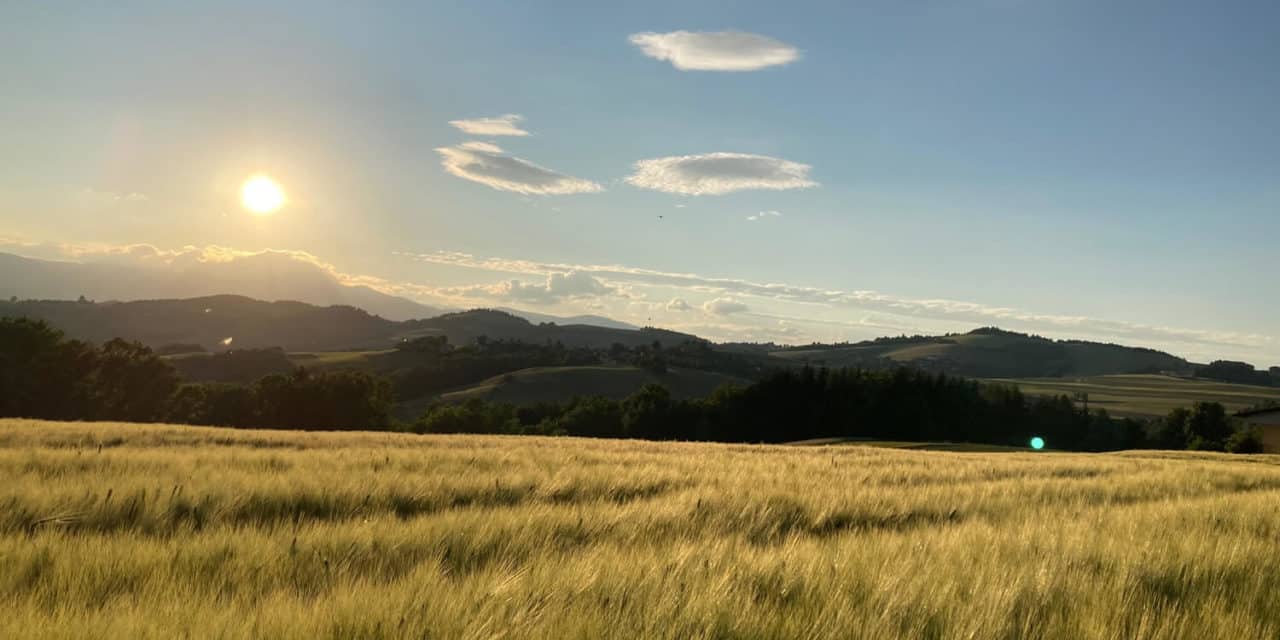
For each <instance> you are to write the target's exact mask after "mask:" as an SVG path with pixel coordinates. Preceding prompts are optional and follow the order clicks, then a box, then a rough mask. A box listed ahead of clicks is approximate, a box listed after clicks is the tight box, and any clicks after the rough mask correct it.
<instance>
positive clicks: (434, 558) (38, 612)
mask: <svg viewBox="0 0 1280 640" xmlns="http://www.w3.org/2000/svg"><path fill="white" fill-rule="evenodd" d="M183 636H189V637H220V638H237V637H272V638H275V637H280V638H317V637H329V638H377V637H395V638H399V637H415V638H418V637H430V638H506V637H514V638H548V639H552V638H554V639H560V638H600V637H619V638H639V637H645V638H1011V639H1012V638H1232V639H1233V640H1236V639H1243V638H1276V637H1280V457H1276V456H1255V457H1228V456H1223V455H1213V454H1177V453H1168V452H1148V453H1128V454H1109V455H1083V454H1082V455H1069V454H1030V453H1026V454H1022V453H951V452H933V451H910V450H893V449H875V448H866V447H850V446H837V447H795V448H789V447H763V446H759V447H757V446H726V445H711V444H660V443H643V442H631V441H603V440H579V439H553V438H531V437H529V438H510V437H474V436H456V437H450V436H427V437H424V436H409V435H393V434H368V433H350V434H300V433H290V432H264V431H232V430H219V429H207V428H195V427H176V426H152V425H128V424H61V423H47V422H34V421H12V420H10V421H0V637H5V638H9V637H14V638H16V637H22V638H28V637H32V638H40V637H57V638H63V637H116V638H136V637H154V638H174V637H183Z"/></svg>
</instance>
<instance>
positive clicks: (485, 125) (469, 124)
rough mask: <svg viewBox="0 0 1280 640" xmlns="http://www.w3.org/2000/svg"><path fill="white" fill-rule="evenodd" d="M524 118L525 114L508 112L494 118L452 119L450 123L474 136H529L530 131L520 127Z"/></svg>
mask: <svg viewBox="0 0 1280 640" xmlns="http://www.w3.org/2000/svg"><path fill="white" fill-rule="evenodd" d="M522 120H524V116H522V115H519V114H516V113H508V114H506V115H501V116H494V117H492V118H470V119H466V120H450V121H449V124H451V125H453V126H454V127H456V128H457V129H459V130H461V131H463V132H465V133H469V134H471V135H473V136H527V135H529V132H528V131H525V130H524V129H521V128H520V127H519V124H520V121H522Z"/></svg>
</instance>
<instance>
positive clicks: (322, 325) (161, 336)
mask: <svg viewBox="0 0 1280 640" xmlns="http://www.w3.org/2000/svg"><path fill="white" fill-rule="evenodd" d="M0 316H21V317H30V318H39V319H43V320H46V321H48V322H49V323H50V324H52V325H53V326H55V327H57V328H59V329H61V330H63V331H64V332H66V333H67V335H68V336H70V337H72V338H76V339H79V340H87V341H90V342H99V343H100V342H104V341H106V340H110V339H111V338H116V337H120V338H125V339H127V340H137V341H139V342H142V343H143V344H146V345H149V346H151V347H161V346H165V345H170V344H179V343H181V344H198V345H201V346H202V347H204V348H206V349H210V350H225V349H227V348H266V347H281V348H283V349H285V350H286V351H349V350H359V349H387V348H390V347H392V346H394V345H395V344H396V343H398V342H400V341H402V340H408V339H412V338H416V337H422V336H429V335H443V336H445V337H447V338H448V339H449V342H450V343H452V344H455V345H465V344H470V343H472V342H475V341H476V340H477V339H479V338H481V337H484V338H487V339H490V340H519V341H523V342H532V343H545V342H561V343H563V344H564V345H565V346H569V347H593V348H608V347H609V346H610V345H612V344H614V343H620V344H624V345H627V346H638V345H649V344H652V343H654V342H659V343H661V344H663V345H665V346H669V345H676V344H680V343H683V342H685V341H689V340H699V338H697V337H696V336H692V335H689V334H684V333H678V332H674V331H665V330H661V329H649V328H646V329H615V328H608V327H597V326H589V325H552V324H539V325H535V324H531V323H530V322H529V321H528V320H525V319H523V318H519V317H516V316H514V315H512V314H510V313H507V312H504V311H496V310H490V309H475V310H471V311H464V312H459V313H447V314H444V315H441V316H437V317H435V318H429V319H421V320H408V321H402V322H396V321H393V320H388V319H386V318H382V317H379V316H376V315H373V314H370V313H368V312H366V311H364V310H361V309H358V308H355V307H350V306H327V307H320V306H316V305H311V304H306V303H302V302H263V301H261V300H254V299H251V298H246V297H244V296H234V295H218V296H207V297H201V298H189V299H182V300H141V301H135V302H100V303H95V302H72V301H57V300H54V301H49V300H20V301H16V302H15V301H0ZM228 339H230V342H226V341H227V340H228Z"/></svg>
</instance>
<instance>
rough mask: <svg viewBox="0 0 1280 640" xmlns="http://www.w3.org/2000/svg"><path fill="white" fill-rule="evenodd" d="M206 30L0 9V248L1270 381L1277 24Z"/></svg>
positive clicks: (1276, 220)
mask: <svg viewBox="0 0 1280 640" xmlns="http://www.w3.org/2000/svg"><path fill="white" fill-rule="evenodd" d="M203 4H207V5H209V6H195V3H133V2H121V3H97V4H94V5H91V6H77V5H74V4H70V3H60V2H48V3H7V4H5V5H4V6H3V7H0V86H2V87H3V88H4V89H3V91H0V251H12V252H15V253H27V254H36V253H39V254H41V255H44V256H48V255H50V253H54V254H56V253H58V251H61V252H62V253H63V254H64V257H65V258H66V259H79V260H86V259H92V257H93V255H95V252H97V254H101V255H107V254H114V255H134V254H136V253H138V252H136V251H129V250H128V248H129V247H135V246H137V245H147V246H148V247H154V248H155V249H156V251H158V252H160V253H161V254H164V253H165V252H180V251H188V252H190V251H196V252H200V253H201V255H204V254H206V253H207V254H208V255H217V256H225V255H228V252H232V253H235V252H240V253H252V252H257V251H264V250H287V251H293V252H299V254H305V255H307V256H311V257H313V259H314V260H315V261H316V262H317V263H321V264H323V265H326V268H329V269H331V270H332V271H333V272H334V273H335V274H337V275H338V276H339V277H340V278H343V279H344V280H347V281H350V282H353V283H354V282H359V283H365V284H372V285H373V286H375V287H377V288H380V289H383V290H385V291H388V292H392V293H397V294H400V295H405V296H407V297H411V298H414V299H417V300H420V301H423V302H429V303H434V304H443V305H448V306H453V307H461V308H466V307H481V306H509V307H518V308H526V309H529V310H534V311H540V312H543V313H559V314H569V313H596V314H601V315H607V316H610V317H614V318H618V319H621V320H626V321H630V322H634V323H637V324H652V325H658V326H663V327H669V328H673V329H678V330H684V331H690V332H694V333H697V334H699V335H703V336H705V337H709V338H713V339H717V340H735V341H736V340H742V341H775V342H779V343H807V342H810V341H824V342H829V341H840V340H861V339H866V338H871V337H875V336H880V335H898V334H903V333H906V334H912V333H938V332H944V331H965V330H968V329H972V328H974V327H977V326H988V325H997V326H1001V327H1004V328H1009V329H1015V330H1021V331H1028V332H1034V333H1039V334H1042V335H1046V336H1051V337H1061V338H1067V337H1071V338H1083V339H1091V340H1103V341H1114V342H1120V343H1125V344H1136V345H1143V346H1151V347H1155V348H1161V349H1165V350H1169V351H1171V352H1173V353H1176V354H1178V355H1182V356H1186V357H1189V358H1192V359H1199V360H1208V359H1214V358H1219V357H1230V358H1235V359H1244V360H1247V361H1250V362H1253V363H1254V364H1257V365H1259V366H1268V365H1277V364H1280V295H1277V294H1278V293H1280V285H1277V284H1276V282H1277V278H1276V275H1277V273H1278V265H1280V261H1278V260H1277V246H1280V245H1277V239H1280V109H1278V108H1277V105H1280V64H1277V63H1276V61H1277V60H1280V5H1277V4H1276V3H1274V2H1221V3H1210V2H1182V1H1178V0H1165V1H1143V0H1134V1H1126V2H1114V1H1092V0H954V1H942V0H912V1H909V2H903V1H901V0H894V1H887V0H886V1H883V2H880V1H871V2H829V3H807V2H788V3H767V4H766V3H749V2H697V3H690V2H686V1H681V2H661V1H650V2H644V3H625V4H624V3H599V2H571V1H564V2H554V3H545V2H544V3H530V2H489V1H474V2H467V3H440V2H425V3H424V2H415V3H403V4H396V3H390V2H388V3H368V4H366V3H332V4H329V3H321V2H311V1H308V2H275V3H262V4H260V3H256V2H254V3H237V2H220V3H202V5H203ZM215 4H216V6H214V5H215ZM185 5H191V6H185ZM258 175H263V176H268V177H269V178H270V180H272V181H273V183H275V184H277V185H279V187H280V188H281V190H282V191H283V193H284V195H285V202H284V205H283V206H282V207H281V208H279V210H278V211H275V212H274V213H271V214H269V215H256V214H255V213H254V212H252V211H249V210H247V208H246V206H244V203H242V198H241V189H242V185H244V183H245V182H246V180H248V179H249V178H250V177H252V176H258ZM86 247H92V248H93V250H92V251H89V250H87V249H86ZM184 248H187V249H184Z"/></svg>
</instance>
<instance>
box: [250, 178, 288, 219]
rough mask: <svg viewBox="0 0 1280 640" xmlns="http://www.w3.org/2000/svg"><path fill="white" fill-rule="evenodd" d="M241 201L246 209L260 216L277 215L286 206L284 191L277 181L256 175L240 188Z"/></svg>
mask: <svg viewBox="0 0 1280 640" xmlns="http://www.w3.org/2000/svg"><path fill="white" fill-rule="evenodd" d="M240 201H241V203H243V204H244V208H246V209H248V210H249V211H252V212H254V213H256V214H258V215H260V216H264V215H267V214H271V213H275V212H276V211H278V210H279V209H280V207H281V206H283V205H284V190H283V189H281V188H280V185H278V184H276V181H275V180H272V179H271V178H269V177H267V176H264V175H256V176H253V177H252V178H249V179H248V180H246V181H245V183H244V186H243V187H241V188H240Z"/></svg>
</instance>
